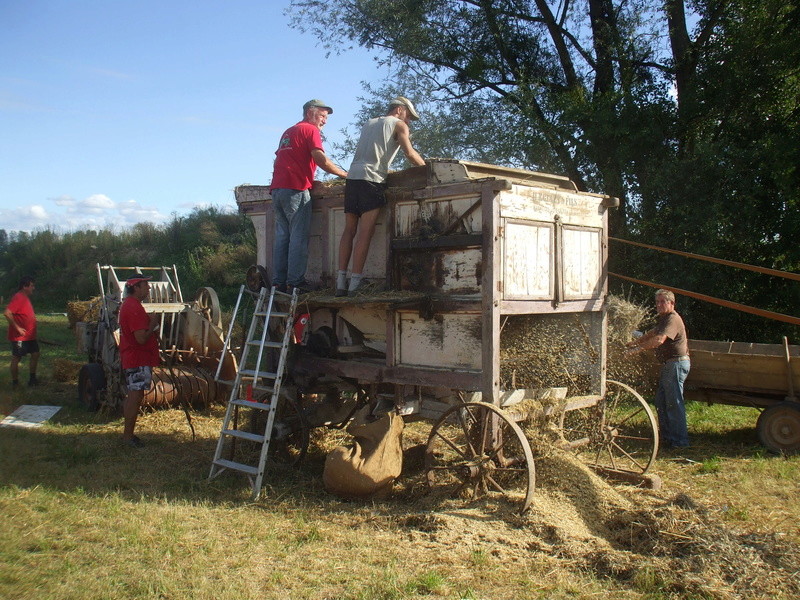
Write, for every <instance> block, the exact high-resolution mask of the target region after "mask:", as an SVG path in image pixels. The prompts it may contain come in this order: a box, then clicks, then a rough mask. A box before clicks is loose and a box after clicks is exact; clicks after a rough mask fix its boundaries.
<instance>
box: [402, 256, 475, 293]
mask: <svg viewBox="0 0 800 600" xmlns="http://www.w3.org/2000/svg"><path fill="white" fill-rule="evenodd" d="M481 264H482V257H481V249H480V248H464V249H454V248H450V249H442V250H437V249H427V250H413V251H403V252H398V253H397V269H398V274H399V281H400V289H402V290H410V291H417V292H435V293H445V294H479V293H480V291H481Z"/></svg>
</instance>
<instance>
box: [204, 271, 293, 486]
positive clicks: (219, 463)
mask: <svg viewBox="0 0 800 600" xmlns="http://www.w3.org/2000/svg"><path fill="white" fill-rule="evenodd" d="M245 293H249V294H253V295H255V293H254V292H250V291H249V290H247V289H246V288H245V286H242V288H241V290H240V291H239V299H238V300H237V301H236V308H235V309H234V315H233V317H232V318H231V327H229V330H228V336H227V339H226V341H225V348H226V349H227V348H229V347H230V346H229V342H230V336H231V332H232V328H233V321H234V320H235V319H236V312H237V311H238V309H239V306H240V304H241V299H242V296H243V294H245ZM297 297H298V293H297V289H294V290H293V291H292V294H286V293H283V292H279V291H278V290H277V289H276V288H275V287H272V288H271V289H269V288H261V289H260V290H259V292H258V294H257V297H256V302H255V307H254V309H253V316H252V319H251V320H250V327H249V329H248V332H247V337H246V338H245V343H244V347H243V348H242V356H241V359H240V360H239V363H238V367H237V371H236V377H235V378H234V380H233V381H232V382H227V383H229V384H231V394H230V397H229V399H228V407H227V409H226V410H225V418H224V419H223V421H222V430H221V431H220V435H219V439H218V440H217V448H216V451H215V452H214V460H213V461H212V463H211V472H210V473H209V475H208V478H209V479H213V478H214V477H216V476H217V475H219V474H220V473H222V472H223V471H225V470H226V469H231V470H234V471H241V472H242V473H245V474H247V476H248V478H249V479H250V482H251V484H252V486H253V499H254V500H255V499H257V498H258V496H259V495H260V494H261V487H262V484H263V481H264V469H265V465H266V462H267V455H268V453H269V444H270V440H271V437H272V426H273V423H274V421H275V411H276V409H277V406H278V401H279V397H280V392H281V385H282V383H283V376H284V372H285V370H286V356H287V354H288V350H289V345H290V344H291V343H292V333H293V325H294V313H295V309H296V307H297ZM278 303H280V304H281V305H282V306H288V310H276V305H277V304H278ZM281 323H283V335H282V339H274V338H275V337H276V335H275V333H274V325H276V324H277V325H280V324H281ZM265 350H266V351H265ZM253 351H256V352H255V356H253V355H252V354H253ZM275 351H278V360H277V366H276V367H274V368H275V370H274V371H271V370H268V365H265V364H264V363H265V361H266V359H267V357H272V358H274V354H275ZM223 352H224V350H223ZM218 377H219V370H218V371H217V378H218ZM256 392H266V398H261V397H259V398H258V399H257V400H256V399H255V396H254V393H256ZM240 408H244V409H247V410H248V411H266V412H267V424H266V426H265V428H264V432H263V433H250V432H248V431H243V430H241V429H239V428H238V427H237V426H238V422H239V416H240V415H239V409H240ZM237 440H246V441H248V442H254V443H256V444H260V445H261V451H260V452H259V458H258V464H248V463H245V462H237V461H234V460H228V459H225V458H222V455H223V452H224V451H225V449H226V448H230V449H231V452H232V453H233V452H235V448H236V441H237Z"/></svg>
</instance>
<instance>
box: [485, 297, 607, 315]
mask: <svg viewBox="0 0 800 600" xmlns="http://www.w3.org/2000/svg"><path fill="white" fill-rule="evenodd" d="M601 310H603V299H602V298H589V299H586V300H571V301H566V302H562V303H561V304H559V305H558V306H553V303H552V301H550V300H504V301H502V302H501V303H500V312H501V313H502V314H504V315H529V314H547V313H574V312H599V311H601Z"/></svg>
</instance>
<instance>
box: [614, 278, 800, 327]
mask: <svg viewBox="0 0 800 600" xmlns="http://www.w3.org/2000/svg"><path fill="white" fill-rule="evenodd" d="M608 274H609V275H611V276H613V277H618V278H619V279H624V280H625V281H630V282H632V283H639V284H641V285H647V286H650V287H653V288H663V289H665V290H669V291H671V292H673V293H675V294H680V295H682V296H688V297H689V298H696V299H697V300H703V301H704V302H710V303H711V304H717V305H719V306H724V307H725V308H732V309H734V310H738V311H741V312H745V313H750V314H751V315H757V316H759V317H766V318H767V319H773V320H775V321H782V322H784V323H790V324H792V325H800V318H798V317H792V316H790V315H784V314H782V313H776V312H772V311H769V310H761V309H760V308H753V307H752V306H747V305H746V304H739V303H738V302H731V301H729V300H722V299H721V298H714V297H713V296H706V295H705V294H698V293H697V292H690V291H687V290H682V289H680V288H674V287H670V286H668V285H659V284H656V283H650V282H649V281H642V280H641V279H634V278H633V277H626V276H625V275H620V274H618V273H611V272H609V273H608Z"/></svg>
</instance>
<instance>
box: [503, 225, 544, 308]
mask: <svg viewBox="0 0 800 600" xmlns="http://www.w3.org/2000/svg"><path fill="white" fill-rule="evenodd" d="M553 232H554V228H553V224H552V223H541V222H534V221H531V222H519V221H508V220H507V221H505V224H504V226H503V236H504V240H503V256H502V261H503V297H504V298H505V299H509V300H540V299H547V298H552V297H553V289H554V283H553V252H554V235H553Z"/></svg>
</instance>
